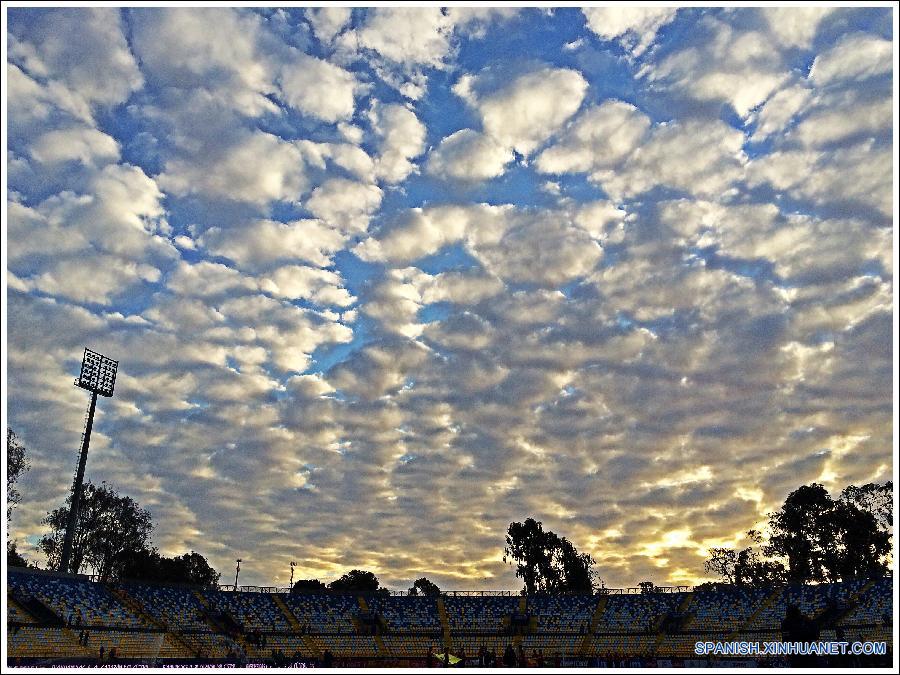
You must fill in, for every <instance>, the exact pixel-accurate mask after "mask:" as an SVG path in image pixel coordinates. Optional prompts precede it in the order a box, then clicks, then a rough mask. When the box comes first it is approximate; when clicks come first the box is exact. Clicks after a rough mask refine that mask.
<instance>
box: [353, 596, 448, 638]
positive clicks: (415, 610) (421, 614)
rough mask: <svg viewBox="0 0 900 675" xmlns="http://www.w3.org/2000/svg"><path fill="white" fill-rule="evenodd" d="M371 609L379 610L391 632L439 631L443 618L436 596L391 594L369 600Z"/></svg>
mask: <svg viewBox="0 0 900 675" xmlns="http://www.w3.org/2000/svg"><path fill="white" fill-rule="evenodd" d="M368 604H369V609H371V610H372V611H373V612H377V613H378V614H379V615H380V616H381V617H382V618H383V619H384V621H385V623H386V624H387V628H388V631H389V632H392V633H397V632H400V633H410V632H428V631H431V632H436V631H437V632H439V631H440V630H441V619H440V617H439V616H438V609H437V601H436V600H435V599H434V598H423V597H403V596H390V597H386V598H380V597H373V598H370V599H369V600H368Z"/></svg>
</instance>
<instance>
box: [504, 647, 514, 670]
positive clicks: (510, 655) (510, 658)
mask: <svg viewBox="0 0 900 675" xmlns="http://www.w3.org/2000/svg"><path fill="white" fill-rule="evenodd" d="M503 665H504V666H506V667H507V668H515V667H516V652H515V651H514V650H513V646H512V645H511V644H507V645H506V651H504V652H503Z"/></svg>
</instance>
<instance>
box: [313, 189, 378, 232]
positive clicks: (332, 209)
mask: <svg viewBox="0 0 900 675" xmlns="http://www.w3.org/2000/svg"><path fill="white" fill-rule="evenodd" d="M381 197H382V192H381V190H380V189H379V188H378V186H376V185H367V184H365V183H357V182H356V181H351V180H346V179H344V178H331V179H329V180H327V181H326V182H324V183H322V185H320V186H319V187H317V188H316V189H315V190H313V192H312V195H311V196H310V198H309V199H308V200H306V207H307V208H308V209H309V210H310V211H311V212H312V214H313V215H314V216H316V218H320V219H321V220H323V221H324V222H326V223H328V224H329V225H331V226H332V227H334V228H335V229H336V230H339V231H341V232H346V233H349V232H364V231H365V230H366V228H368V226H369V220H370V219H371V217H372V214H373V213H374V212H375V211H376V210H378V207H379V206H380V205H381Z"/></svg>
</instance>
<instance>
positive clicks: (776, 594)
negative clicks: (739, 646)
mask: <svg viewBox="0 0 900 675" xmlns="http://www.w3.org/2000/svg"><path fill="white" fill-rule="evenodd" d="M782 593H784V589H783V588H781V587H779V588H776V589H775V590H773V591H772V592H771V593H769V595H768V596H766V599H765V600H763V601H762V604H761V605H760V606H759V607H757V608H756V610H755V611H754V612H753V614H751V615H750V616H749V617H748V618H747V620H746V621H745V622H744V623H743V625H741V626H738V627H737V628H736V629H734V630H733V631H731V633H729V634H728V637H727V638H726V641H729V642H731V641H734V639H735V637H736V636H738V635H740V634H741V633H743V632H746V631H747V630H748V626H752V625H753V622H754V621H756V617H758V616H759V615H760V614H762V613H763V612H764V611H765V610H766V609H768V608H769V607H770V606H771V605H772V604H774V603H775V602H776V601H777V600H778V598H780V597H781V594H782Z"/></svg>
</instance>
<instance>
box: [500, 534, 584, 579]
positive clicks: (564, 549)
mask: <svg viewBox="0 0 900 675" xmlns="http://www.w3.org/2000/svg"><path fill="white" fill-rule="evenodd" d="M503 561H504V562H508V563H509V564H510V565H512V564H515V565H516V576H517V577H519V578H520V579H522V580H523V581H524V584H525V585H524V588H523V592H524V593H525V594H526V595H534V594H538V593H546V594H551V595H556V594H560V593H592V592H593V590H594V572H593V565H594V559H593V558H591V556H590V555H588V554H587V553H578V551H577V550H576V549H575V546H573V545H572V543H571V542H570V541H569V540H568V539H566V538H565V537H560V536H558V535H557V534H555V533H554V532H551V531H549V530H547V531H544V528H543V525H542V524H541V522H540V521H536V520H534V519H533V518H527V519H526V520H525V522H523V523H510V524H509V529H508V530H507V533H506V547H505V548H504V549H503Z"/></svg>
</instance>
